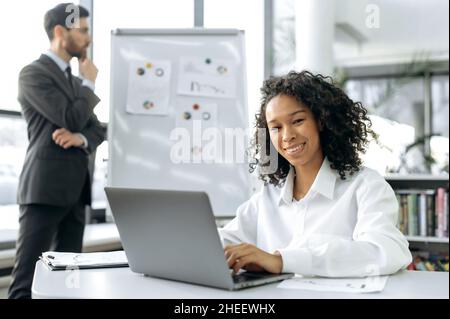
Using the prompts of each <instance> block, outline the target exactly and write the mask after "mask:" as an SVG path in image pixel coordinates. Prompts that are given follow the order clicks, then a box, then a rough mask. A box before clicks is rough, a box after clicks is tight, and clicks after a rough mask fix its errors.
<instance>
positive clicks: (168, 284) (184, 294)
mask: <svg viewBox="0 0 450 319" xmlns="http://www.w3.org/2000/svg"><path fill="white" fill-rule="evenodd" d="M77 284H78V287H76V285H77ZM278 284H279V283H275V284H271V285H264V286H260V287H254V288H248V289H244V290H240V291H226V290H221V289H215V288H209V287H203V286H197V285H190V284H186V283H180V282H175V281H170V280H163V279H156V278H151V277H146V276H142V275H139V274H135V273H133V272H131V270H130V269H129V268H110V269H84V270H80V271H78V272H76V273H75V272H66V271H50V270H49V269H48V268H47V266H45V265H44V264H43V263H42V262H41V261H39V262H37V264H36V271H35V273H34V281H33V287H32V296H33V298H83V299H84V298H86V299H88V298H107V299H115V298H133V299H141V298H148V299H230V298H231V299H269V298H270V299H278V298H279V299H306V298H309V299H316V298H317V299H319V298H342V299H348V298H420V299H422V298H446V299H448V298H449V275H448V273H444V272H419V271H404V272H400V273H398V274H396V275H393V276H391V277H390V278H389V279H388V282H387V284H386V288H385V289H384V291H383V292H381V293H371V294H348V293H321V292H313V291H306V290H290V289H280V288H277V286H278ZM71 287H73V288H71Z"/></svg>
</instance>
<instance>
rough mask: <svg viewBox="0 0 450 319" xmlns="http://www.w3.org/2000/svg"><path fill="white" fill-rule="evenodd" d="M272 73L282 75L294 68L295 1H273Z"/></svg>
mask: <svg viewBox="0 0 450 319" xmlns="http://www.w3.org/2000/svg"><path fill="white" fill-rule="evenodd" d="M272 50H273V52H272V74H273V75H276V76H280V75H284V74H286V73H288V72H289V71H291V70H293V69H295V59H296V56H295V53H296V48H295V2H294V1H293V0H275V1H273V44H272Z"/></svg>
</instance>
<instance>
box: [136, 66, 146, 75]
mask: <svg viewBox="0 0 450 319" xmlns="http://www.w3.org/2000/svg"><path fill="white" fill-rule="evenodd" d="M137 74H138V75H141V76H142V75H144V74H145V70H144V69H143V68H139V69H137Z"/></svg>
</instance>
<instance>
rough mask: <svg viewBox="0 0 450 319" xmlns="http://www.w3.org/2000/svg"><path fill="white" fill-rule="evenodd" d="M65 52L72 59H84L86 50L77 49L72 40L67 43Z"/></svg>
mask: <svg viewBox="0 0 450 319" xmlns="http://www.w3.org/2000/svg"><path fill="white" fill-rule="evenodd" d="M66 51H67V53H68V54H70V56H72V57H74V58H78V59H81V58H85V57H86V48H79V47H77V45H76V44H75V43H73V41H72V39H69V40H68V41H67V46H66Z"/></svg>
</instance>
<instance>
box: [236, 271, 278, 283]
mask: <svg viewBox="0 0 450 319" xmlns="http://www.w3.org/2000/svg"><path fill="white" fill-rule="evenodd" d="M271 275H273V274H270V273H266V272H260V273H257V272H242V273H239V274H236V275H233V276H232V277H233V282H234V283H235V284H239V283H242V282H245V281H249V280H255V279H261V278H267V277H270V276H271Z"/></svg>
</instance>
